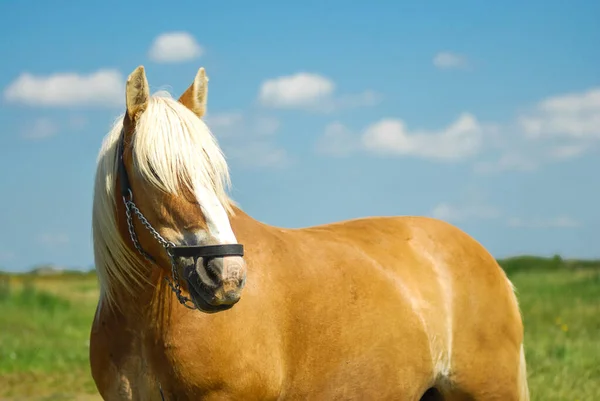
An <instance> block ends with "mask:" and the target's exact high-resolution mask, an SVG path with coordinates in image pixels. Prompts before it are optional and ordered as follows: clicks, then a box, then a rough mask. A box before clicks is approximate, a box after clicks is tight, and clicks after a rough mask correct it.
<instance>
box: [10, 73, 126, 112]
mask: <svg viewBox="0 0 600 401" xmlns="http://www.w3.org/2000/svg"><path fill="white" fill-rule="evenodd" d="M4 99H5V100H7V101H8V102H12V103H20V104H26V105H30V106H57V107H71V106H87V105H91V106H103V107H105V106H121V105H123V104H124V103H125V101H124V99H125V81H124V78H123V76H122V75H121V73H120V72H119V71H117V70H111V69H102V70H97V71H96V72H92V73H89V74H78V73H74V72H65V73H56V74H51V75H46V76H42V75H38V76H36V75H33V74H30V73H27V72H24V73H22V74H21V75H19V77H18V78H17V79H16V80H15V81H13V82H12V83H11V84H10V85H9V86H8V87H7V88H6V89H5V90H4Z"/></svg>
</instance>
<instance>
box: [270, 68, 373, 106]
mask: <svg viewBox="0 0 600 401" xmlns="http://www.w3.org/2000/svg"><path fill="white" fill-rule="evenodd" d="M335 90H336V85H335V83H334V82H333V81H332V80H331V79H329V78H327V77H324V76H322V75H319V74H314V73H307V72H300V73H297V74H294V75H287V76H282V77H278V78H273V79H268V80H266V81H264V82H263V83H262V84H261V87H260V90H259V94H258V100H259V102H260V103H261V104H262V105H263V106H266V107H272V108H282V109H294V108H295V109H305V110H311V111H315V112H322V113H331V112H333V111H335V110H339V109H347V108H356V107H364V106H373V105H375V104H377V103H378V102H379V101H380V100H381V96H380V95H379V94H377V93H375V92H373V91H365V92H362V93H357V94H344V95H339V96H336V95H335Z"/></svg>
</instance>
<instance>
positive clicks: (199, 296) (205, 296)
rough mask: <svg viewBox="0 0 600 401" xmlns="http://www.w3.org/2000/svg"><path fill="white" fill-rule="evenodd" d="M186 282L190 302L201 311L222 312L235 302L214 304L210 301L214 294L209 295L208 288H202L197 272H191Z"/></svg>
mask: <svg viewBox="0 0 600 401" xmlns="http://www.w3.org/2000/svg"><path fill="white" fill-rule="evenodd" d="M185 280H186V282H187V285H188V292H189V293H190V298H191V299H192V302H193V303H194V305H195V306H196V308H198V309H199V310H201V311H202V312H206V313H217V312H222V311H225V310H228V309H231V308H232V307H233V305H235V304H221V305H214V304H212V303H211V301H212V300H213V299H214V296H211V295H210V290H208V289H204V288H202V287H203V285H202V283H201V282H200V281H199V278H198V275H197V274H191V275H190V276H188V277H186V279H185Z"/></svg>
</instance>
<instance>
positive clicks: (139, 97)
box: [125, 65, 150, 121]
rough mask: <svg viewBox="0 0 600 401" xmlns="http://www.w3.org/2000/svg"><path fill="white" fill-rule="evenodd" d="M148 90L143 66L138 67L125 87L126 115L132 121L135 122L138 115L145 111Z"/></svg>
mask: <svg viewBox="0 0 600 401" xmlns="http://www.w3.org/2000/svg"><path fill="white" fill-rule="evenodd" d="M149 98H150V90H149V89H148V80H147V79H146V72H145V70H144V66H142V65H140V66H139V67H138V68H136V69H135V70H134V71H133V72H132V73H131V74H129V77H127V85H126V87H125V99H126V105H127V114H128V115H129V118H130V119H131V120H132V121H135V120H136V119H137V118H138V117H139V115H140V114H141V113H142V112H143V111H144V110H145V109H146V106H147V105H148V99H149Z"/></svg>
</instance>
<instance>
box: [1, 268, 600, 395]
mask: <svg viewBox="0 0 600 401" xmlns="http://www.w3.org/2000/svg"><path fill="white" fill-rule="evenodd" d="M501 264H502V266H503V267H504V268H505V270H506V271H507V273H508V274H509V276H510V278H511V279H512V281H513V283H514V284H515V286H516V287H517V291H518V296H519V301H520V305H521V309H522V311H523V314H524V320H525V328H526V334H525V335H526V352H527V359H528V369H529V371H528V375H529V385H530V391H531V394H532V400H546V401H552V400H571V401H574V400H580V401H583V400H595V399H600V398H599V397H600V379H599V378H600V362H599V361H600V346H599V342H600V261H598V262H582V261H563V260H561V259H560V258H553V259H542V258H534V257H522V258H514V259H508V260H503V261H501ZM96 297H97V285H96V276H95V275H94V274H93V273H89V274H87V273H86V274H61V275H55V276H40V275H33V274H26V275H0V400H11V401H12V400H14V401H16V400H19V401H22V400H36V401H39V400H57V401H60V400H81V401H83V400H98V399H99V397H98V396H97V394H96V393H95V386H94V383H93V381H92V379H91V376H90V374H89V365H88V336H89V329H90V324H91V320H92V317H93V314H94V310H95V302H96Z"/></svg>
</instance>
